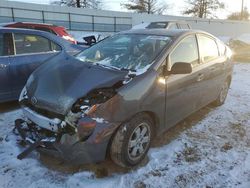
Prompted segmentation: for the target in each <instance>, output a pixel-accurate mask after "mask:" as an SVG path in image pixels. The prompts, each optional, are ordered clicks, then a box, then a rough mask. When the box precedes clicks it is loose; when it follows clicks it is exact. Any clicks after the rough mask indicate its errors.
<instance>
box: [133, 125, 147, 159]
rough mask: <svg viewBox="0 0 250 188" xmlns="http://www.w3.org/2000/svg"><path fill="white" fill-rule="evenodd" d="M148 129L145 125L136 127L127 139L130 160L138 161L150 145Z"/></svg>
mask: <svg viewBox="0 0 250 188" xmlns="http://www.w3.org/2000/svg"><path fill="white" fill-rule="evenodd" d="M150 136H151V135H150V128H149V125H148V124H147V123H145V122H144V123H141V124H140V125H138V126H137V127H136V128H135V130H134V131H133V133H132V134H131V136H130V138H129V143H128V156H129V158H130V159H131V160H137V159H139V158H140V157H141V156H142V155H143V154H144V153H145V151H146V150H147V148H148V146H149V143H150Z"/></svg>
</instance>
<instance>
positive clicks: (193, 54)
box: [169, 35, 199, 66]
mask: <svg viewBox="0 0 250 188" xmlns="http://www.w3.org/2000/svg"><path fill="white" fill-rule="evenodd" d="M169 58H170V66H172V65H173V64H175V63H177V62H182V63H191V64H193V65H195V64H198V63H199V54H198V47H197V41H196V37H195V36H193V35H192V36H188V37H186V38H185V39H183V40H182V41H181V42H180V43H179V44H178V45H177V47H176V48H175V49H174V50H173V52H172V53H171V54H170V56H169Z"/></svg>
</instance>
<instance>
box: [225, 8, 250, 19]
mask: <svg viewBox="0 0 250 188" xmlns="http://www.w3.org/2000/svg"><path fill="white" fill-rule="evenodd" d="M249 17H250V13H249V12H248V10H247V7H245V8H244V9H243V11H242V12H234V13H232V14H230V15H229V16H228V17H227V19H229V20H248V19H249Z"/></svg>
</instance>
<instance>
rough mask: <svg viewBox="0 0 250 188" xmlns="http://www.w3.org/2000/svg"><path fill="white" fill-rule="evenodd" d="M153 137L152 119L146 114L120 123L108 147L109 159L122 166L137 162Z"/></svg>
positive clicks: (141, 158)
mask: <svg viewBox="0 0 250 188" xmlns="http://www.w3.org/2000/svg"><path fill="white" fill-rule="evenodd" d="M152 138H153V121H152V119H151V117H150V116H149V115H147V114H144V113H143V114H139V115H137V116H135V117H134V118H132V119H131V120H130V121H128V122H127V123H124V124H123V125H121V126H120V127H119V129H118V131H117V132H116V134H115V136H114V138H113V140H112V143H111V148H110V156H111V159H112V160H113V161H114V162H115V163H116V164H118V165H120V166H122V167H132V166H135V165H137V164H139V163H140V162H141V161H142V160H143V159H144V157H145V156H146V154H147V152H148V150H149V147H150V144H151V141H152Z"/></svg>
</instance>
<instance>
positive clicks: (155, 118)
mask: <svg viewBox="0 0 250 188" xmlns="http://www.w3.org/2000/svg"><path fill="white" fill-rule="evenodd" d="M141 113H145V114H147V115H149V116H150V117H151V118H152V120H153V125H154V126H155V130H157V128H158V127H159V123H160V120H159V117H157V115H156V114H155V113H154V112H151V111H141V112H138V113H136V114H134V115H133V116H132V117H130V118H129V119H131V118H133V117H134V116H136V115H138V114H141ZM129 119H127V120H126V121H128V120H129ZM126 121H125V122H126ZM123 123H124V122H123ZM121 125H122V123H121V124H120V125H119V126H117V127H116V130H115V131H114V132H113V134H112V136H111V138H110V140H109V143H108V145H107V150H106V157H110V156H109V152H110V145H111V142H112V140H113V137H114V135H115V134H116V132H117V130H118V129H119V127H120V126H121ZM156 132H157V131H155V133H154V134H156Z"/></svg>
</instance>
